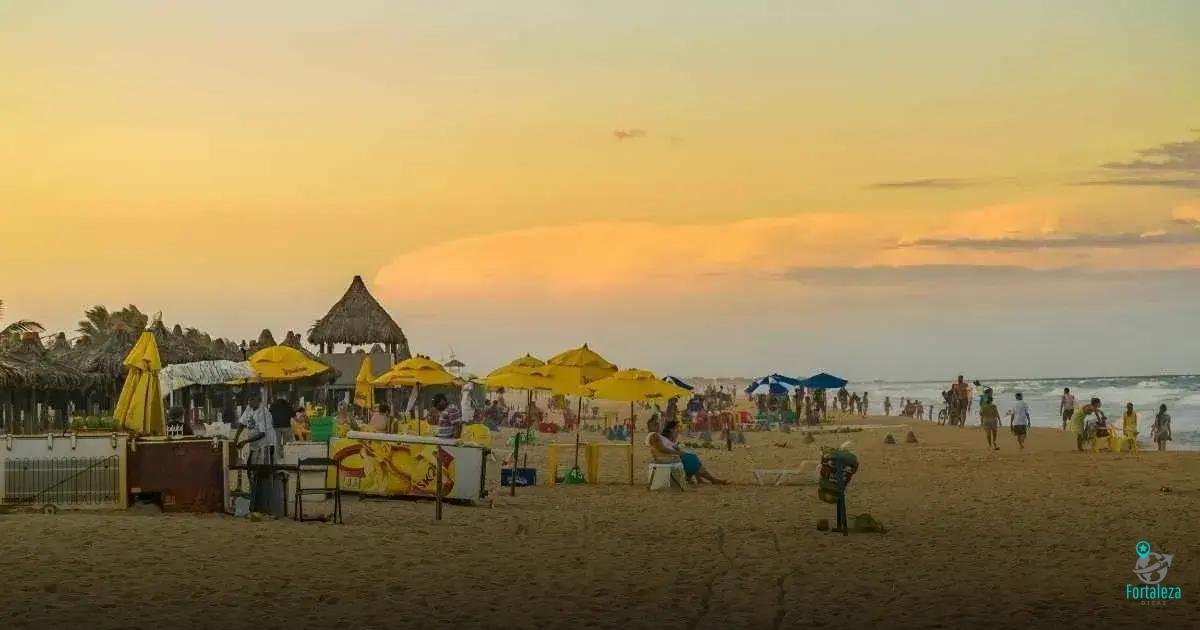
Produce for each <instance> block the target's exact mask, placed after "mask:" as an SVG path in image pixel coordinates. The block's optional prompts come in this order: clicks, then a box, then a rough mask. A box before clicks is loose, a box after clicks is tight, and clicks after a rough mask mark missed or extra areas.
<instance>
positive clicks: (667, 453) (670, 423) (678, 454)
mask: <svg viewBox="0 0 1200 630" xmlns="http://www.w3.org/2000/svg"><path fill="white" fill-rule="evenodd" d="M678 439H679V421H678V420H667V421H666V423H665V424H663V428H662V432H661V433H650V434H648V435H647V436H646V444H648V445H649V446H650V450H651V451H653V453H654V457H655V461H659V460H660V458H661V459H663V460H670V459H672V458H676V459H678V461H680V462H682V463H683V473H684V474H685V475H687V479H688V481H690V482H692V483H697V482H698V481H699V480H704V481H707V482H709V483H711V484H717V485H723V484H725V483H728V482H726V481H724V480H722V479H717V478H716V477H714V476H713V475H712V473H710V472H708V470H706V469H705V468H704V464H703V463H701V462H700V458H699V457H697V456H696V454H695V453H689V452H687V451H685V450H683V449H681V448H679V446H678V445H677V444H676V443H675V441H676V440H678Z"/></svg>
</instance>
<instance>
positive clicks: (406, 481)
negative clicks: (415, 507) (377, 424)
mask: <svg viewBox="0 0 1200 630" xmlns="http://www.w3.org/2000/svg"><path fill="white" fill-rule="evenodd" d="M438 447H441V448H440V452H441V457H440V458H439V457H438V453H439V448H438ZM329 452H330V457H331V458H332V459H334V460H336V461H337V462H338V471H337V473H336V474H340V475H341V476H342V478H341V487H342V490H343V491H347V492H357V493H359V494H360V495H363V496H376V497H412V498H425V499H432V498H435V497H436V496H437V470H438V466H440V467H441V469H442V496H443V498H445V499H447V500H453V501H462V502H465V503H475V502H478V501H481V500H483V499H484V498H485V497H487V487H486V484H487V466H486V465H485V462H484V458H485V457H487V454H488V449H487V447H485V446H482V445H479V444H472V443H468V442H462V441H460V440H451V439H441V438H434V437H425V436H417V435H398V434H394V433H369V432H362V431H351V432H349V433H347V434H346V437H344V438H335V439H333V440H332V441H331V442H330V448H329ZM330 474H334V472H333V471H331V472H330ZM330 485H332V484H330Z"/></svg>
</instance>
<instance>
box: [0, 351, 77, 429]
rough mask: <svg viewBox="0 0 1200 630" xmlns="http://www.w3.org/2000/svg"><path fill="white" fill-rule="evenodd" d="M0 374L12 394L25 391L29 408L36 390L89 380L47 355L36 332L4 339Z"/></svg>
mask: <svg viewBox="0 0 1200 630" xmlns="http://www.w3.org/2000/svg"><path fill="white" fill-rule="evenodd" d="M0 377H2V378H3V379H4V382H5V383H6V384H7V385H6V386H7V387H9V388H10V389H11V390H13V392H14V393H15V392H17V391H22V390H24V391H28V392H29V394H30V397H29V403H30V406H31V408H33V409H36V406H37V394H38V392H39V391H60V392H66V391H70V390H78V389H83V388H84V387H85V386H86V385H87V384H88V382H89V378H88V377H87V376H86V375H85V374H83V373H82V372H80V371H79V370H77V369H75V368H73V367H71V366H69V365H66V364H64V363H62V362H60V361H59V360H57V359H55V358H54V357H52V356H50V354H49V353H48V352H47V351H46V348H45V347H43V346H42V343H41V340H40V339H39V338H38V335H37V333H36V332H27V333H25V334H24V335H22V336H21V338H20V339H19V340H17V341H14V340H12V339H9V340H6V341H5V343H4V345H3V348H2V349H0ZM64 411H65V409H64ZM31 428H32V427H31Z"/></svg>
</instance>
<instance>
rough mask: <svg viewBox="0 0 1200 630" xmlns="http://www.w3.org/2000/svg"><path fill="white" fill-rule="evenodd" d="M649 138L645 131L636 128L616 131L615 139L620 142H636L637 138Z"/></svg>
mask: <svg viewBox="0 0 1200 630" xmlns="http://www.w3.org/2000/svg"><path fill="white" fill-rule="evenodd" d="M646 136H647V133H646V130H645V129H638V128H636V127H634V128H631V129H614V130H613V138H615V139H617V140H618V141H620V140H636V139H637V138H645V137H646Z"/></svg>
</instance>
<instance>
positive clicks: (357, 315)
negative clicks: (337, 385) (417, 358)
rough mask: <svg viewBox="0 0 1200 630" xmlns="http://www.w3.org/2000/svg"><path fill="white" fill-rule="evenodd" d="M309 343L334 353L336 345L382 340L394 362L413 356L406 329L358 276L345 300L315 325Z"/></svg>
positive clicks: (358, 344)
mask: <svg viewBox="0 0 1200 630" xmlns="http://www.w3.org/2000/svg"><path fill="white" fill-rule="evenodd" d="M308 342H309V343H311V344H314V345H317V346H319V347H320V348H321V352H322V353H325V352H333V349H334V346H335V345H336V344H346V345H352V346H365V345H367V344H373V343H381V344H384V345H386V346H387V349H388V351H389V352H391V354H392V360H393V361H397V362H399V361H403V360H404V359H408V358H411V357H412V353H411V351H410V350H409V348H408V338H407V337H405V336H404V331H403V330H401V329H400V325H399V324H397V323H396V320H394V319H392V316H391V315H388V312H387V311H386V310H384V308H383V306H381V305H380V304H379V302H378V301H376V299H375V297H374V296H372V295H371V292H370V291H368V290H367V285H366V283H364V282H363V279H362V276H354V279H353V280H352V281H351V282H350V287H349V288H348V289H346V293H345V294H344V295H343V296H342V299H340V300H338V301H337V303H335V304H334V305H333V307H332V308H330V309H329V312H328V313H326V314H325V316H324V317H322V318H321V319H319V320H317V322H316V323H315V324H313V326H312V328H310V329H309V331H308Z"/></svg>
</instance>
